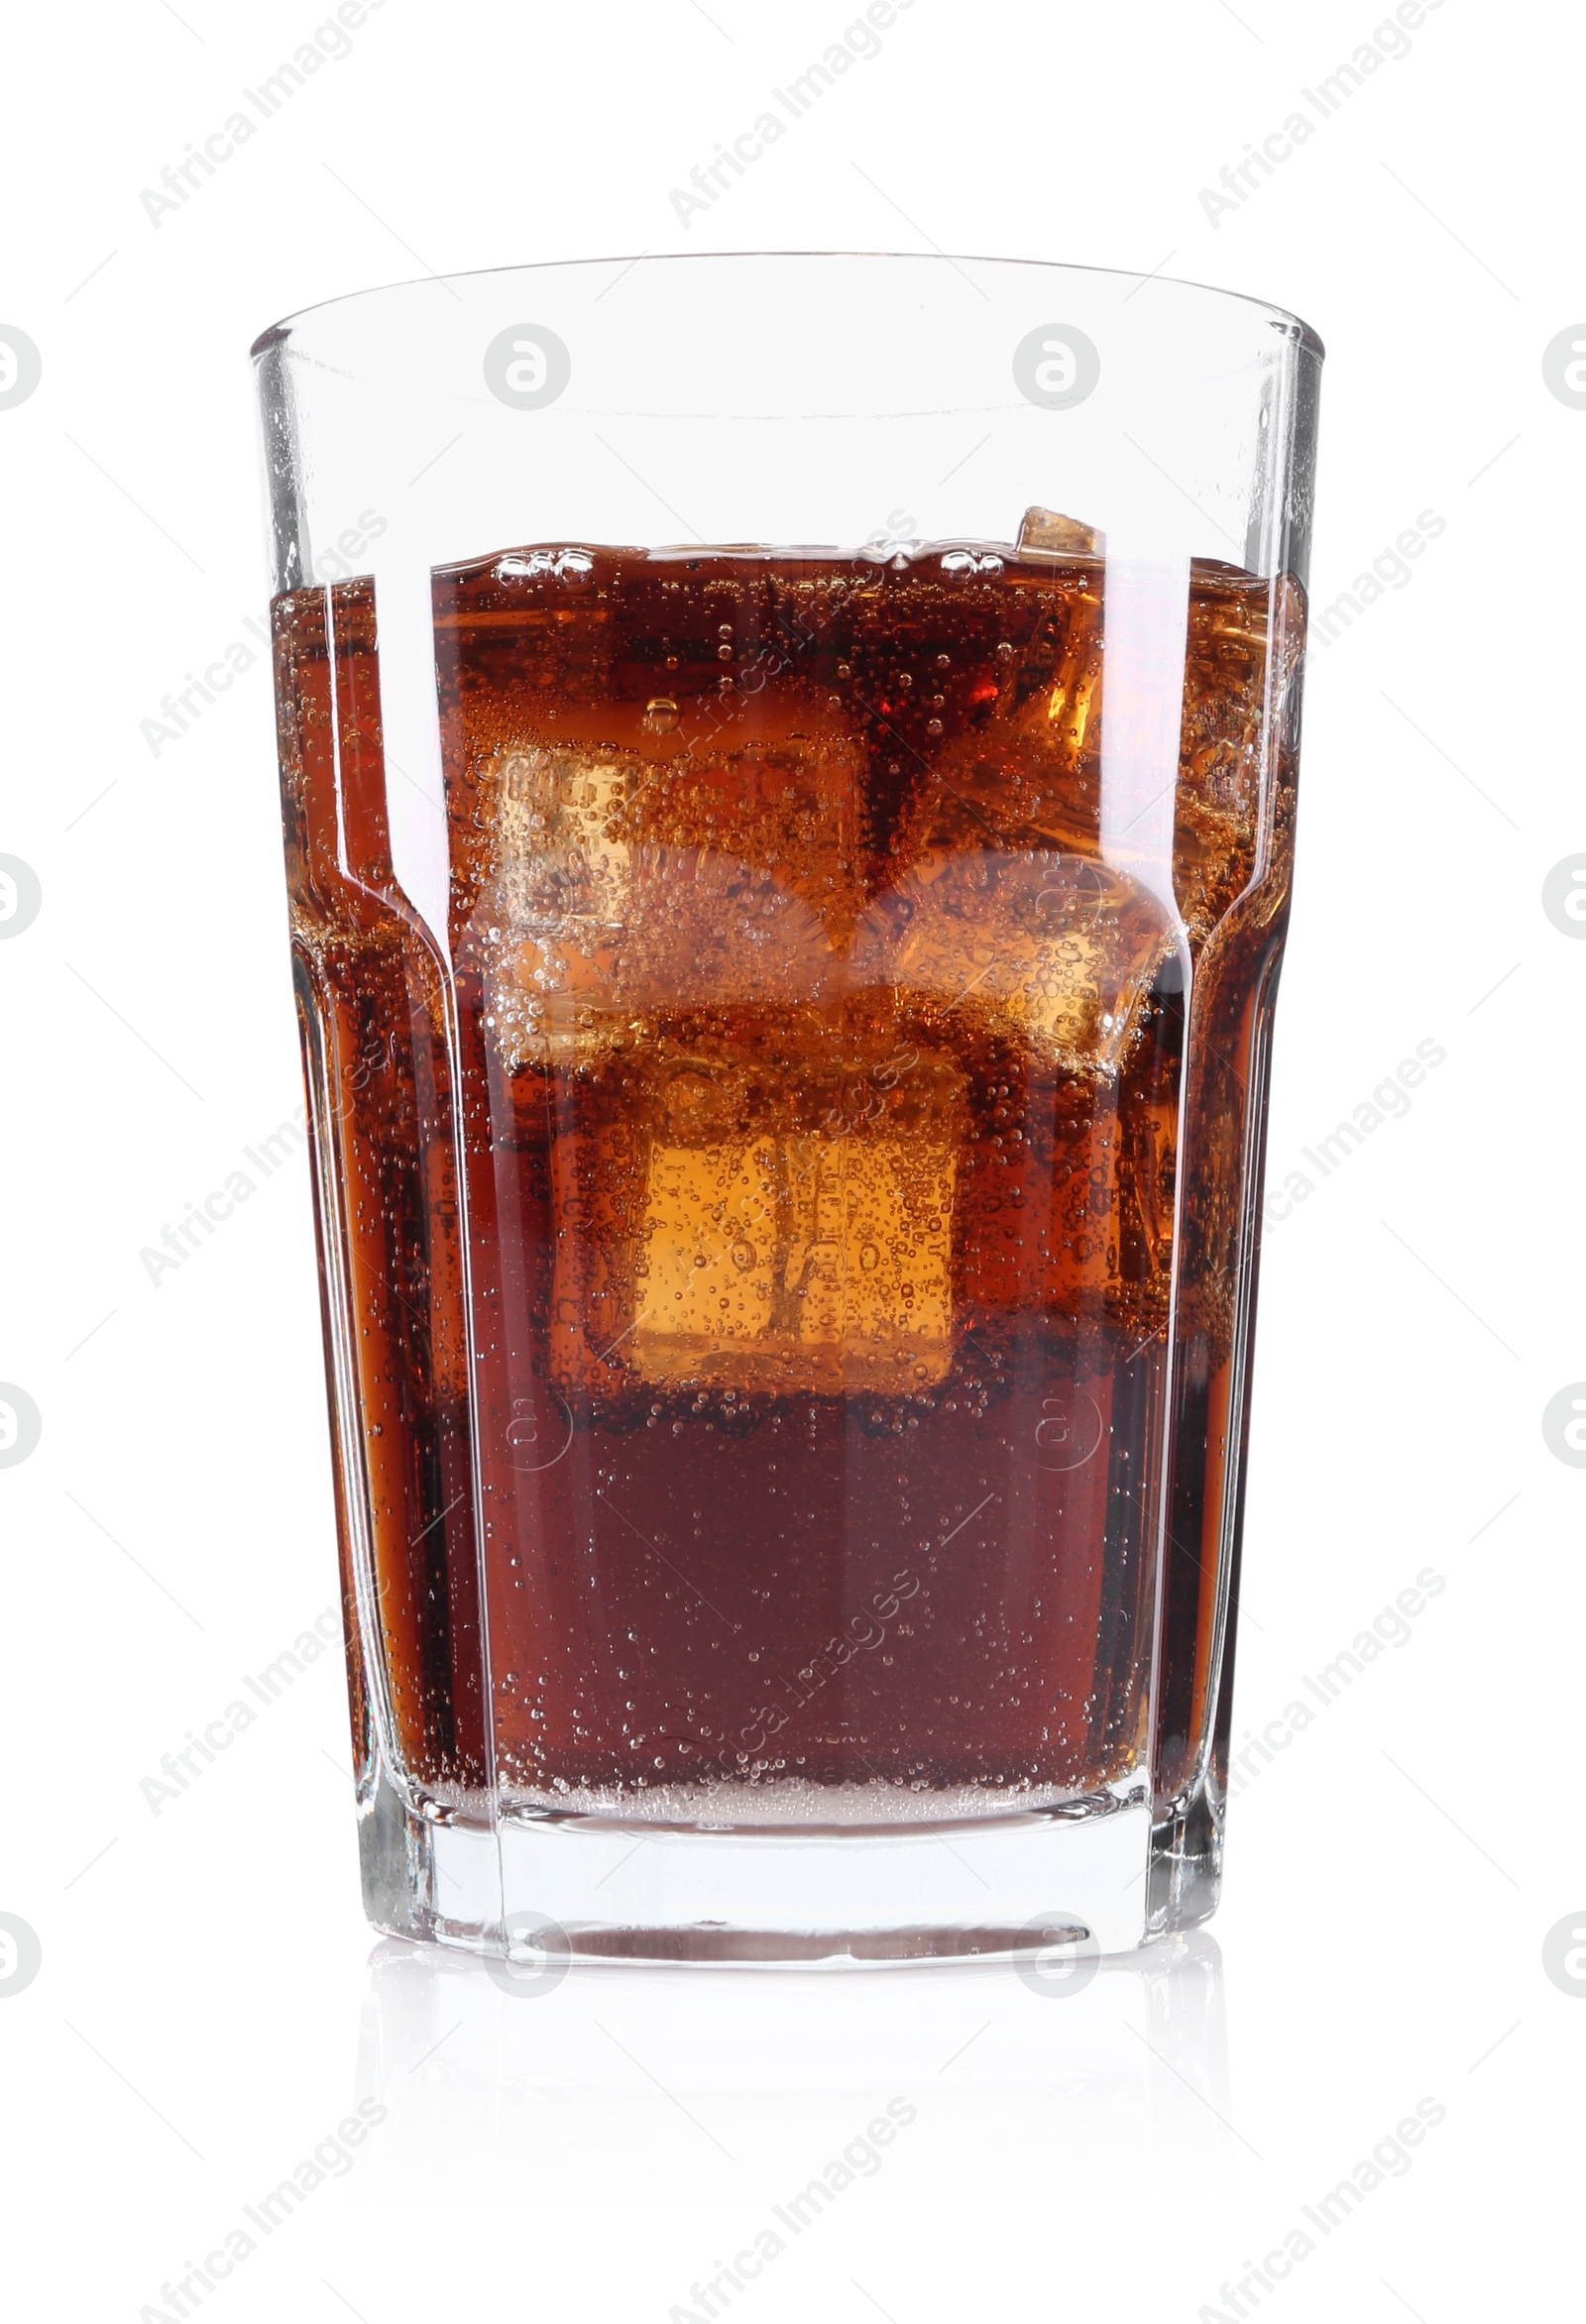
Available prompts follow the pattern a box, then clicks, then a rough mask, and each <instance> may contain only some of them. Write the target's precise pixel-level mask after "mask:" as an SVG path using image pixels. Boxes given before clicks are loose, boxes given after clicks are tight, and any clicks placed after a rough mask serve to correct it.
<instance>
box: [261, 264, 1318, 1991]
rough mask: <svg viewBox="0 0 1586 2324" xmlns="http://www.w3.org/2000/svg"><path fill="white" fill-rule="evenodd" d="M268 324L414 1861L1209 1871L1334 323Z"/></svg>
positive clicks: (672, 320) (363, 1371) (670, 1905)
mask: <svg viewBox="0 0 1586 2324" xmlns="http://www.w3.org/2000/svg"><path fill="white" fill-rule="evenodd" d="M254 356H255V360H256V364H257V372H258V382H259V392H260V406H261V413H262V421H263V439H264V450H265V462H266V471H267V490H268V503H269V514H270V526H271V558H272V577H273V588H274V604H273V622H274V638H275V657H276V687H277V703H278V713H279V726H280V764H281V787H282V803H283V819H284V830H285V843H286V865H287V884H288V890H289V898H290V925H291V952H292V962H293V976H294V981H295V990H296V995H297V1006H298V1012H299V1021H300V1026H301V1034H302V1047H303V1056H304V1061H305V1071H306V1077H307V1084H308V1095H309V1109H310V1117H311V1123H312V1153H313V1175H314V1190H315V1203H316V1224H317V1232H318V1243H319V1263H320V1281H321V1286H322V1293H323V1315H324V1329H325V1349H326V1366H327V1373H328V1379H329V1393H330V1407H331V1418H332V1444H333V1469H334V1480H335V1497H336V1512H337V1523H338V1534H339V1541H340V1560H341V1581H342V1598H343V1604H344V1607H345V1615H346V1634H347V1656H348V1670H349V1677H350V1683H351V1702H352V1723H353V1740H354V1754H355V1761H356V1770H357V1780H358V1819H359V1831H360V1838H361V1845H362V1862H363V1877H364V1892H365V1900H366V1904H367V1909H368V1912H369V1915H370V1917H371V1919H372V1920H373V1921H374V1922H375V1923H376V1924H377V1925H379V1926H380V1927H382V1928H384V1929H387V1930H390V1931H393V1932H397V1933H402V1934H407V1935H416V1936H421V1937H431V1938H435V1939H440V1940H443V1941H447V1942H453V1943H457V1944H461V1945H464V1946H470V1947H473V1948H476V1949H482V1950H485V1951H487V1952H492V1953H496V1954H502V1955H506V1956H507V1957H509V1958H510V1959H513V1960H520V1961H524V1962H528V1963H530V1964H533V1963H538V1964H540V1965H541V1966H543V1965H544V1964H546V1963H552V1964H555V1963H563V1964H565V1961H566V1960H567V1959H568V1958H570V1957H572V1956H575V1955H586V1954H587V1955H590V1956H594V1957H606V1958H622V1959H628V1960H632V1959H678V1960H692V1961H702V1960H711V1961H724V1960H807V1961H819V1962H840V1961H853V1960H897V1959H906V1958H915V1957H942V1956H947V1955H962V1954H973V1955H978V1956H980V1957H982V1958H984V1957H988V1956H991V1957H997V1956H1001V1957H1014V1958H1016V1959H1017V1958H1022V1957H1023V1956H1027V1955H1041V1954H1045V1953H1050V1952H1054V1951H1058V1952H1061V1951H1063V1950H1064V1949H1065V1948H1069V1949H1070V1950H1073V1949H1074V1948H1076V1947H1077V1948H1081V1949H1082V1948H1090V1949H1092V1950H1093V1949H1100V1950H1116V1949H1119V1948H1122V1947H1125V1946H1129V1945H1133V1944H1136V1943H1139V1942H1140V1941H1142V1940H1143V1939H1144V1938H1146V1937H1150V1936H1152V1935H1154V1934H1157V1933H1161V1932H1166V1931H1172V1930H1181V1929H1184V1928H1186V1927H1188V1926H1189V1924H1191V1923H1193V1922H1195V1921H1198V1920H1200V1919H1203V1918H1204V1917H1205V1915H1206V1914H1207V1913H1209V1912H1210V1911H1211V1909H1212V1907H1213V1905H1214V1903H1215V1901H1216V1896H1217V1889H1218V1882H1219V1877H1220V1864H1221V1847H1222V1828H1223V1809H1224V1798H1225V1790H1226V1762H1227V1742H1228V1729H1229V1716H1230V1692H1231V1686H1232V1671H1233V1658H1232V1620H1231V1617H1232V1612H1233V1608H1234V1603H1235V1595H1236V1591H1237V1583H1238V1566H1239V1545H1240V1522H1241V1499H1242V1479H1243V1469H1244V1457H1245V1447H1246V1440H1247V1435H1248V1427H1249V1409H1250V1348H1251V1332H1252V1322H1253V1317H1254V1312H1255V1297H1256V1271H1257V1256H1258V1244H1259V1228H1258V1220H1259V1201H1260V1192H1261V1177H1262V1149H1263V1133H1264V1121H1265V1111H1266V1086H1267V1067H1268V1054H1269V1045H1270V1038H1271V1027H1272V1017H1273V1001H1274V995H1275V991H1276V986H1277V979H1278V968H1279V961H1280V955H1281V951H1282V945H1283V938H1284V930H1285V924H1286V919H1287V913H1288V902H1289V889H1290V876H1291V866H1292V859H1293V843H1294V820H1295V783H1296V768H1297V755H1298V741H1299V721H1300V687H1301V658H1302V649H1303V630H1304V605H1305V596H1304V582H1305V566H1306V550H1307V541H1308V533H1309V521H1310V504H1311V477H1312V467H1313V456H1314V436H1315V422H1316V395H1317V384H1318V377H1319V369H1320V359H1321V349H1320V347H1319V345H1318V343H1317V341H1316V339H1315V337H1314V335H1313V334H1312V333H1311V332H1310V331H1309V330H1308V329H1307V328H1306V327H1305V326H1304V325H1303V323H1301V322H1299V321H1298V320H1297V319H1296V318H1295V317H1294V316H1292V315H1289V314H1286V313H1283V312H1282V311H1280V310H1278V309H1276V308H1273V307H1270V306H1267V305H1263V304H1261V303H1259V302H1256V301H1253V300H1250V299H1246V298H1242V297H1237V296H1234V295H1232V294H1230V293H1228V292H1225V291H1218V290H1209V289H1203V288H1197V287H1194V286H1191V285H1188V284H1184V283H1179V282H1174V281H1170V280H1164V279H1163V278H1161V277H1131V276H1125V275H1119V274H1111V273H1103V272H1097V271H1092V270H1086V269H1077V268H1071V267H1060V266H1048V265H1039V264H1030V263H1022V262H1010V261H1004V260H987V259H970V258H964V259H954V258H947V257H935V256H931V257H886V256H861V255H832V256H818V255H808V254H775V255H750V256H701V257H679V258H640V259H637V260H633V261H629V262H626V263H624V262H621V261H613V262H609V263H600V264H575V265H557V266H538V267H526V268H517V269H510V270H505V271H501V272H494V273H487V274H480V275H471V276H459V277H446V278H441V277H430V278H427V279H424V280H420V281H416V282H411V283H406V284H402V285H400V286H397V287H396V288H390V289H383V290H377V291H372V292H368V293H365V294H362V295H359V296H353V297H347V298H342V299H337V300H334V301H332V302H331V303H329V304H328V305H325V306H320V307H316V308H313V309H311V310H309V311H308V312H306V313H303V314H300V315H297V316H294V317H292V318H291V319H290V320H288V321H286V322H284V323H282V324H279V325H277V326H276V327H275V328H274V329H272V330H269V331H267V332H265V334H264V335H263V336H262V337H261V339H260V340H259V341H258V343H257V345H256V347H255V349H254Z"/></svg>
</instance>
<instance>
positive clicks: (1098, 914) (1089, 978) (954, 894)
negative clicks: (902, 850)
mask: <svg viewBox="0 0 1586 2324" xmlns="http://www.w3.org/2000/svg"><path fill="white" fill-rule="evenodd" d="M1176 935H1177V928H1176V924H1175V923H1174V922H1173V921H1172V920H1171V919H1170V917H1169V915H1168V914H1167V912H1166V911H1165V910H1164V908H1163V906H1162V905H1161V904H1160V903H1159V902H1158V900H1157V899H1156V897H1155V896H1154V895H1152V894H1151V893H1150V891H1149V890H1148V889H1146V888H1144V887H1142V886H1140V885H1139V884H1138V883H1136V882H1135V881H1133V880H1131V879H1129V878H1128V877H1127V876H1126V875H1125V874H1123V873H1121V872H1118V871H1116V870H1113V869H1112V868H1110V867H1109V866H1108V865H1106V864H1103V863H1100V862H1097V861H1096V860H1095V859H1094V858H1092V857H1089V856H1083V855H1077V854H1069V853H1060V852H1056V851H1052V850H1039V851H1032V852H1031V853H1029V854H1024V855H1013V854H1008V853H1004V852H1002V851H1000V850H998V849H995V848H989V847H986V848H974V849H969V848H964V849H958V850H946V849H943V850H934V851H931V852H929V853H927V854H925V855H923V856H920V857H919V858H917V859H916V860H915V862H914V863H913V864H911V865H910V867H909V869H908V870H907V872H905V873H904V875H903V877H902V878H901V879H900V880H899V881H898V883H897V885H896V886H895V887H893V888H891V889H889V890H887V891H886V892H885V893H884V894H883V895H881V896H878V897H877V898H876V900H875V902H874V904H873V905H872V906H871V908H870V910H869V912H868V913H867V914H866V916H865V919H864V921H863V922H862V923H861V926H860V930H859V934H858V937H857V939H856V941H855V944H854V953H853V963H852V974H853V975H854V977H855V979H856V980H862V979H869V980H873V981H874V982H875V983H878V984H887V985H892V986H895V987H896V988H897V989H898V990H899V991H900V992H901V993H903V994H905V995H908V994H916V993H917V994H920V995H922V996H928V997H929V999H930V1001H931V1003H932V1004H933V1005H934V1007H935V1008H936V1009H937V1010H939V1011H940V1012H941V1013H942V1014H943V1015H944V1016H945V1017H948V1018H950V1019H951V1017H952V1015H953V1013H954V1012H956V1011H958V1010H961V1009H962V1010H963V1011H965V1012H966V1013H967V1014H968V1016H969V1017H970V1018H972V1019H978V1020H980V1021H981V1022H982V1023H984V1022H986V1021H988V1020H989V1021H990V1022H991V1025H992V1027H993V1028H994V1029H1000V1030H1005V1031H1007V1032H1008V1033H1010V1034H1013V1035H1015V1036H1017V1037H1019V1038H1021V1039H1023V1040H1024V1041H1025V1042H1027V1043H1028V1044H1029V1045H1030V1046H1031V1047H1032V1048H1033V1049H1035V1050H1036V1051H1038V1052H1039V1053H1040V1054H1042V1055H1043V1056H1045V1057H1047V1058H1048V1059H1049V1060H1051V1061H1052V1062H1055V1063H1058V1064H1060V1065H1062V1066H1063V1067H1064V1068H1065V1069H1067V1070H1069V1071H1071V1072H1095V1071H1101V1072H1104V1073H1112V1072H1115V1071H1116V1070H1117V1067H1118V1065H1119V1063H1120V1061H1121V1060H1122V1057H1123V1055H1124V1052H1125V1051H1126V1050H1127V1048H1128V1046H1129V1042H1130V1039H1131V1037H1132V1035H1133V1033H1134V1030H1135V1027H1136V1026H1137V1024H1138V1023H1139V1020H1140V1016H1141V1013H1142V1011H1143V1009H1144V1007H1145V1003H1146V1000H1147V997H1148V995H1149V993H1150V989H1151V985H1152V982H1153V979H1154V978H1155V977H1156V975H1157V973H1158V971H1159V970H1160V969H1161V967H1162V965H1163V963H1164V961H1165V960H1166V959H1167V957H1168V955H1169V953H1170V952H1171V951H1172V950H1173V948H1174V944H1175V941H1176Z"/></svg>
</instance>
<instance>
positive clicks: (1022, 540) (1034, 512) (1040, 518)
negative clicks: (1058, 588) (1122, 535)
mask: <svg viewBox="0 0 1586 2324" xmlns="http://www.w3.org/2000/svg"><path fill="white" fill-rule="evenodd" d="M1106 543H1107V536H1106V534H1105V533H1102V532H1097V531H1096V529H1095V527H1094V525H1090V524H1083V523H1081V522H1080V520H1079V518H1078V517H1077V516H1060V515H1059V514H1058V512H1057V510H1056V509H1055V508H1042V507H1039V506H1037V507H1033V508H1026V510H1025V512H1024V517H1023V521H1022V522H1021V524H1020V526H1019V540H1018V549H1019V554H1020V556H1021V557H1031V556H1035V557H1099V556H1100V555H1101V554H1102V553H1103V551H1104V550H1105V548H1106Z"/></svg>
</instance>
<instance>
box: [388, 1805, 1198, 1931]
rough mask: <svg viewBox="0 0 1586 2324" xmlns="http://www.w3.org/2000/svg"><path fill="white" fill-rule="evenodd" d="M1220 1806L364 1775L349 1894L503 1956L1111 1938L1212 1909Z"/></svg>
mask: <svg viewBox="0 0 1586 2324" xmlns="http://www.w3.org/2000/svg"><path fill="white" fill-rule="evenodd" d="M1220 1837H1221V1835H1220V1820H1219V1819H1218V1817H1217V1816H1216V1815H1215V1814H1214V1812H1213V1806H1212V1803H1211V1801H1210V1800H1209V1799H1208V1798H1206V1797H1204V1796H1203V1795H1197V1797H1196V1798H1195V1799H1194V1800H1192V1801H1190V1802H1189V1803H1188V1804H1187V1805H1185V1806H1184V1807H1183V1809H1182V1810H1180V1811H1179V1812H1177V1813H1175V1814H1172V1815H1168V1816H1162V1815H1157V1816H1156V1817H1154V1816H1153V1812H1152V1808H1151V1805H1150V1803H1149V1801H1148V1799H1147V1797H1146V1795H1145V1793H1144V1791H1143V1789H1142V1790H1137V1791H1135V1792H1133V1793H1127V1794H1125V1795H1123V1796H1121V1797H1116V1798H1098V1799H1092V1800H1085V1801H1071V1802H1068V1803H1065V1804H1064V1805H1063V1806H1061V1807H1057V1808H1046V1809H1041V1810H1033V1811H1032V1810H1028V1809H1027V1810H1025V1811H1023V1812H1018V1813H1012V1814H1003V1815H996V1816H979V1817H973V1818H959V1819H955V1820H952V1821H948V1820H945V1819H943V1820H937V1821H934V1822H932V1823H931V1824H929V1825H925V1824H921V1825H917V1826H912V1827H911V1826H901V1827H899V1826H893V1827H891V1828H879V1827H877V1826H875V1825H873V1824H871V1825H869V1826H865V1827H849V1828H840V1827H838V1826H835V1825H827V1826H796V1827H783V1828H779V1829H769V1830H767V1829H758V1830H744V1829H736V1830H729V1829H718V1830H710V1829H704V1828H699V1827H684V1826H675V1825H669V1826H656V1825H653V1824H650V1825H645V1824H639V1823H628V1822H622V1821H618V1820H616V1819H612V1820H608V1819H606V1818H601V1817H592V1816H585V1815H579V1816H564V1817H547V1816H529V1817H506V1818H503V1819H502V1820H500V1821H499V1822H498V1823H497V1824H495V1825H494V1826H492V1825H491V1824H489V1823H487V1822H474V1821H466V1820H463V1819H460V1818H455V1817H447V1818H437V1819H433V1820H432V1819H431V1818H426V1817H423V1816H419V1815H415V1814H414V1813H413V1812H412V1811H411V1809H410V1808H409V1807H408V1806H407V1805H406V1803H405V1802H404V1801H403V1800H402V1798H401V1797H400V1795H399V1794H398V1792H397V1789H396V1788H395V1787H394V1786H393V1784H392V1783H391V1781H390V1780H389V1778H388V1777H387V1776H386V1774H385V1772H384V1770H383V1769H381V1768H380V1767H379V1765H378V1763H377V1765H376V1766H375V1767H374V1768H372V1769H371V1770H370V1777H369V1781H368V1784H367V1788H366V1791H365V1796H364V1801H363V1806H362V1813H361V1822H360V1840H361V1850H362V1860H363V1878H364V1903H365V1909H366V1911H367V1912H368V1915H369V1918H370V1920H371V1921H372V1922H374V1924H375V1926H376V1927H377V1928H379V1929H383V1930H385V1931H387V1932H388V1933H390V1934H391V1935H393V1936H398V1937H420V1938H424V1939H427V1940H429V1941H431V1942H435V1943H440V1944H448V1945H457V1946H461V1947H464V1948H466V1949H468V1950H470V1951H474V1952H480V1953H485V1954H488V1955H493V1956H495V1957H498V1958H505V1959H508V1960H511V1961H514V1962H521V1963H529V1964H532V1963H539V1964H546V1965H548V1964H550V1963H553V1962H554V1963H559V1964H562V1965H565V1964H566V1963H567V1962H568V1961H569V1960H606V1961H622V1962H628V1963H632V1962H638V1961H668V1962H681V1963H696V1964H701V1965H710V1966H718V1967H719V1966H722V1965H725V1964H731V1963H742V1964H754V1963H760V1964H776V1963H784V1964H793V1963H803V1964H808V1965H811V1966H819V1967H831V1968H837V1967H846V1966H855V1965H864V1964H867V1963H898V1962H902V1961H911V1960H934V1961H942V1960H952V1959H976V1960H982V1961H983V1960H1014V1961H1016V1960H1018V1959H1019V1958H1020V1957H1021V1956H1036V1955H1041V1954H1050V1953H1053V1952H1054V1951H1062V1950H1064V1949H1066V1948H1077V1947H1082V1948H1083V1949H1084V1951H1085V1952H1086V1953H1087V1954H1095V1953H1113V1952H1123V1951H1128V1950H1130V1949H1132V1948H1133V1947H1134V1946H1136V1945H1139V1944H1141V1943H1143V1942H1145V1941H1146V1940H1147V1939H1148V1938H1150V1937H1158V1936H1163V1935H1166V1934H1168V1933H1170V1932H1172V1931H1177V1930H1183V1929H1188V1928H1189V1927H1191V1926H1192V1925H1193V1924H1194V1923H1196V1922H1198V1921H1202V1920H1204V1919H1206V1917H1207V1916H1208V1915H1209V1914H1210V1913H1211V1912H1212V1911H1213V1909H1214V1908H1215V1905H1216V1900H1217V1892H1218V1886H1219V1881H1220V1866H1221V1845H1220Z"/></svg>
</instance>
